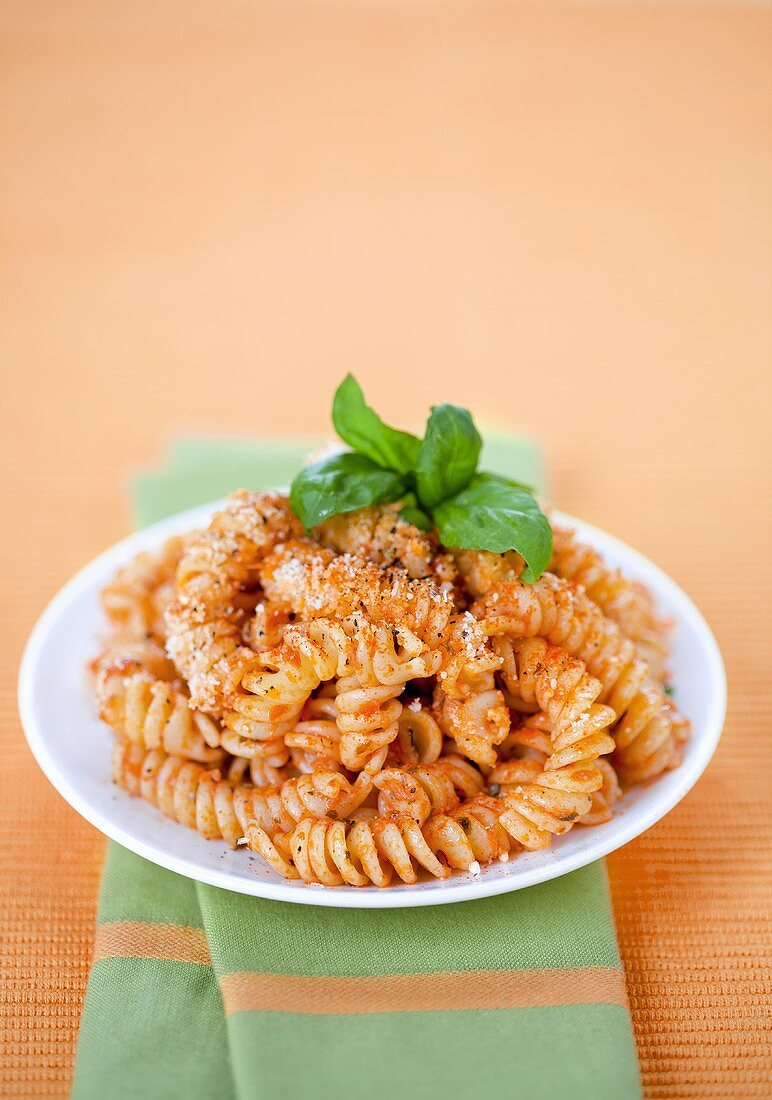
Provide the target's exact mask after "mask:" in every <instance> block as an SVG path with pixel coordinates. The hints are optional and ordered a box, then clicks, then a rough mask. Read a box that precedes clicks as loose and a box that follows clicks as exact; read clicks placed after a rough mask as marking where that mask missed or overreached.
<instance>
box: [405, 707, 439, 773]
mask: <svg viewBox="0 0 772 1100" xmlns="http://www.w3.org/2000/svg"><path fill="white" fill-rule="evenodd" d="M397 727H398V728H397V740H398V742H399V754H400V757H401V759H402V760H407V761H413V762H416V763H421V764H432V763H434V761H435V760H439V758H440V754H441V753H442V740H443V737H442V730H441V729H440V727H439V725H438V723H437V719H436V718H435V717H434V715H433V714H432V711H431V708H430V707H427V706H424V705H423V704H422V703H421V702H420V701H419V700H418V699H414V700H412V702H410V703H408V704H407V706H405V707H403V708H402V713H401V714H400V716H399V722H398V723H397Z"/></svg>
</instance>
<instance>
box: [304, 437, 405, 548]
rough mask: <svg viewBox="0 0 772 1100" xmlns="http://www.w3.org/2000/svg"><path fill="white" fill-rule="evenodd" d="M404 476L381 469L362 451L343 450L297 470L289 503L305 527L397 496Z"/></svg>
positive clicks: (400, 491) (403, 483) (402, 490)
mask: <svg viewBox="0 0 772 1100" xmlns="http://www.w3.org/2000/svg"><path fill="white" fill-rule="evenodd" d="M406 488H407V486H406V484H405V479H404V477H402V476H401V474H397V473H395V472H394V471H393V470H384V469H382V467H380V466H377V465H376V464H375V462H373V461H372V460H371V459H369V458H367V457H366V456H365V455H358V454H352V453H351V452H346V453H345V454H341V455H333V456H332V457H331V458H325V459H322V461H321V462H317V463H316V464H315V465H314V466H307V467H306V468H305V469H303V470H301V471H300V473H299V474H298V475H297V477H296V478H295V480H294V481H293V482H292V488H291V489H290V506H291V508H292V511H293V512H294V513H295V515H296V516H297V517H298V519H299V520H300V521H301V522H302V524H303V526H304V527H305V528H306V530H310V528H311V527H316V525H317V524H318V523H322V522H323V521H324V520H326V519H329V517H330V516H337V515H340V514H341V513H342V512H354V511H356V509H357V508H366V507H367V505H369V504H380V503H381V502H382V501H394V500H401V499H402V497H403V496H404V494H405V490H406Z"/></svg>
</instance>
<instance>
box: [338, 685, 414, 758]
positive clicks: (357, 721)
mask: <svg viewBox="0 0 772 1100" xmlns="http://www.w3.org/2000/svg"><path fill="white" fill-rule="evenodd" d="M403 687H404V685H403V684H394V685H389V684H378V683H369V684H366V685H363V684H362V679H361V677H359V676H357V675H356V674H353V675H350V676H342V677H341V678H340V679H339V680H338V682H337V690H338V695H337V698H336V703H337V707H338V719H337V724H338V729H339V731H340V735H341V736H340V759H341V762H342V763H343V765H344V766H345V767H346V768H349V769H350V770H351V771H360V770H361V769H363V768H365V769H367V771H369V772H370V773H371V774H373V775H375V774H376V773H377V772H379V771H380V770H381V768H382V767H383V764H384V761H385V760H386V754H387V752H388V748H389V745H390V744H391V743H392V741H394V739H395V738H396V736H397V734H398V732H399V719H400V716H401V714H402V704H401V703H400V701H399V696H400V695H401V694H402V690H403Z"/></svg>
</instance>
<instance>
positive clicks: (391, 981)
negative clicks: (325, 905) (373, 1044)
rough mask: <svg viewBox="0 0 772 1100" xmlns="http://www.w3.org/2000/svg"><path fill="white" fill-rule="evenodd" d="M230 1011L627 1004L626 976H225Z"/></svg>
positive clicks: (594, 969) (586, 970)
mask: <svg viewBox="0 0 772 1100" xmlns="http://www.w3.org/2000/svg"><path fill="white" fill-rule="evenodd" d="M220 986H221V988H222V995H223V1001H224V1004H225V1011H226V1013H228V1014H230V1013H231V1012H249V1011H254V1012H299V1013H306V1014H311V1015H333V1016H337V1015H347V1014H356V1015H358V1014H361V1013H369V1012H433V1011H443V1010H444V1011H453V1010H459V1009H475V1008H488V1009H490V1008H536V1007H541V1006H548V1005H573V1004H616V1005H623V1006H625V1007H626V1006H627V993H626V990H625V982H624V977H623V975H622V973H621V971H619V970H615V969H614V968H613V967H604V966H588V967H580V968H566V969H560V968H555V969H551V970H471V971H465V970H464V971H454V972H450V973H448V972H445V973H438V974H384V975H379V976H378V977H366V978H337V977H319V976H316V977H312V976H303V975H297V974H255V973H238V974H226V976H225V977H224V978H222V979H221V981H220Z"/></svg>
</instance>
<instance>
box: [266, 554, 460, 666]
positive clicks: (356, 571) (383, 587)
mask: <svg viewBox="0 0 772 1100" xmlns="http://www.w3.org/2000/svg"><path fill="white" fill-rule="evenodd" d="M260 580H261V583H262V585H263V588H264V590H265V593H266V595H267V596H268V598H269V599H271V600H273V601H274V603H275V604H276V605H277V606H279V607H287V608H289V609H290V610H291V611H292V612H294V613H295V614H297V615H299V616H300V617H301V618H302V619H304V620H310V619H317V618H328V617H334V618H336V619H339V620H340V619H346V618H348V617H349V616H352V615H354V614H355V613H357V612H358V613H360V614H361V615H362V616H363V617H364V619H366V620H367V622H369V623H370V624H372V626H374V627H377V626H385V627H387V628H390V629H392V630H394V631H396V632H397V634H398V637H399V641H400V644H401V645H402V646H404V647H410V648H411V652H412V654H413V655H414V656H417V655H418V654H419V653H421V652H424V651H425V650H426V649H429V650H432V649H440V648H441V647H442V644H443V642H444V641H445V639H446V634H447V632H448V629H449V626H450V623H451V619H452V617H453V614H454V604H453V596H452V594H451V592H450V591H448V590H447V589H445V588H442V587H441V586H440V585H438V584H436V583H435V582H434V581H433V580H431V579H417V580H415V579H412V578H411V577H410V576H409V575H408V573H407V572H406V571H405V570H403V569H397V568H390V569H383V568H381V567H380V566H378V565H377V564H376V563H375V562H371V561H366V560H365V559H363V558H359V557H356V556H355V555H353V554H338V555H337V556H336V555H334V554H332V553H331V552H329V551H326V550H324V549H323V548H321V547H319V546H317V545H315V544H314V543H313V542H311V540H309V539H305V540H303V539H294V540H291V541H289V542H286V543H284V544H283V545H281V546H278V547H277V548H276V549H275V550H274V551H273V553H271V554H269V555H268V556H267V557H266V559H265V561H264V562H263V563H262V565H261V567H260Z"/></svg>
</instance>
